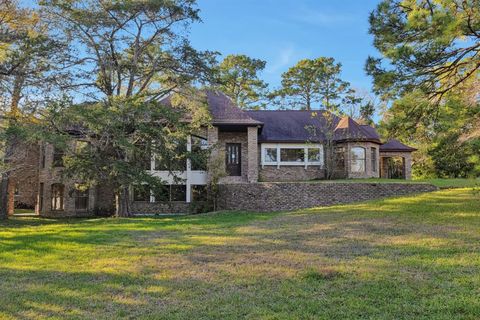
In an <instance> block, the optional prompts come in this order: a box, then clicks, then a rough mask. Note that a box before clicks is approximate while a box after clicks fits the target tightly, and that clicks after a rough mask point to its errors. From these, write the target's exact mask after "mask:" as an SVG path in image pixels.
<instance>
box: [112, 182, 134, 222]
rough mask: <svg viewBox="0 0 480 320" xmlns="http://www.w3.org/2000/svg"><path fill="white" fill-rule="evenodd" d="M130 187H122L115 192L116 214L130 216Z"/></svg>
mask: <svg viewBox="0 0 480 320" xmlns="http://www.w3.org/2000/svg"><path fill="white" fill-rule="evenodd" d="M128 198H129V193H128V187H121V188H120V190H119V191H118V192H117V193H116V194H115V216H117V217H130V216H131V213H130V203H129V199H128Z"/></svg>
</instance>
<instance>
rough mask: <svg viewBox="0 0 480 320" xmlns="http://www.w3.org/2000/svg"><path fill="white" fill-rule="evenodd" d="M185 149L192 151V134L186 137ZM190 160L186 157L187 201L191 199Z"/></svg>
mask: <svg viewBox="0 0 480 320" xmlns="http://www.w3.org/2000/svg"><path fill="white" fill-rule="evenodd" d="M187 151H188V152H191V151H192V136H188V137H187ZM191 175H192V161H191V160H190V159H189V158H188V159H187V181H185V185H186V189H187V190H186V193H187V199H186V200H187V203H190V202H191V201H192V186H191V185H190V183H191V181H192V177H191Z"/></svg>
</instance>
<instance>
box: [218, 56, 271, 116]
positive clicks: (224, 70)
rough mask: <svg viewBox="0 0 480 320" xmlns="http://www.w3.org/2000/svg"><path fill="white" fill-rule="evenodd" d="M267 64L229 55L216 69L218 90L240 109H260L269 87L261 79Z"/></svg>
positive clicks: (262, 106) (258, 60)
mask: <svg viewBox="0 0 480 320" xmlns="http://www.w3.org/2000/svg"><path fill="white" fill-rule="evenodd" d="M265 64H266V62H265V61H263V60H260V59H253V58H250V57H248V56H246V55H243V54H241V55H233V54H231V55H228V56H226V57H225V59H223V61H222V62H221V63H220V64H219V65H218V66H217V68H216V69H215V71H216V74H217V79H216V82H217V85H218V88H219V89H220V90H221V91H222V92H224V93H225V94H226V95H228V96H229V97H230V98H231V99H232V100H233V101H234V102H235V103H236V104H237V105H238V106H239V107H241V108H244V109H260V108H264V107H265V104H264V102H262V100H263V99H264V98H265V96H266V89H267V87H268V85H267V84H266V83H265V82H264V81H263V80H261V79H260V78H259V73H260V72H261V71H263V69H264V68H265Z"/></svg>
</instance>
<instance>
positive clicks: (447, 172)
mask: <svg viewBox="0 0 480 320" xmlns="http://www.w3.org/2000/svg"><path fill="white" fill-rule="evenodd" d="M478 121H480V104H479V103H478V102H473V103H472V102H470V101H469V99H468V95H465V92H464V91H462V90H459V89H458V88H457V89H455V90H452V91H450V92H449V93H447V94H446V95H445V97H444V102H443V103H442V107H441V108H438V106H437V105H436V104H435V103H433V102H432V101H430V99H429V97H428V96H427V95H426V94H425V93H423V92H421V91H420V90H417V91H413V92H411V93H409V94H405V95H404V96H403V97H402V98H401V99H397V100H395V101H394V102H393V104H392V106H391V108H390V109H389V110H388V111H387V112H386V113H385V114H384V118H383V120H382V121H381V122H380V127H379V129H380V133H381V134H382V135H383V136H384V137H395V138H398V139H400V140H403V141H408V142H409V143H410V144H413V145H414V146H415V147H417V148H418V151H417V152H415V153H414V154H413V157H414V158H413V160H414V163H413V171H414V175H415V176H417V177H466V176H478V175H479V174H480V159H479V157H478V154H480V139H479V136H478V135H475V134H474V133H475V132H476V126H475V124H476V123H477V122H478Z"/></svg>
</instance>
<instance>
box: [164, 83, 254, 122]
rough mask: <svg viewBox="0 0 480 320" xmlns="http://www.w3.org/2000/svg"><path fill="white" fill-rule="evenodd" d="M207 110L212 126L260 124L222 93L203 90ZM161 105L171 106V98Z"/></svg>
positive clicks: (167, 98) (165, 99)
mask: <svg viewBox="0 0 480 320" xmlns="http://www.w3.org/2000/svg"><path fill="white" fill-rule="evenodd" d="M204 92H205V95H206V98H207V104H208V108H209V110H210V114H211V115H212V124H213V125H243V126H260V125H262V123H261V122H259V121H257V120H255V119H252V118H251V117H250V116H249V115H248V114H247V113H246V112H245V111H243V110H242V109H240V108H239V107H237V106H236V105H235V104H234V103H233V102H232V100H231V99H230V98H229V97H228V96H226V95H225V94H224V93H222V92H219V91H214V90H205V91H204ZM160 103H161V104H164V105H167V106H168V105H171V97H170V96H168V97H166V98H164V99H162V100H160Z"/></svg>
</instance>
